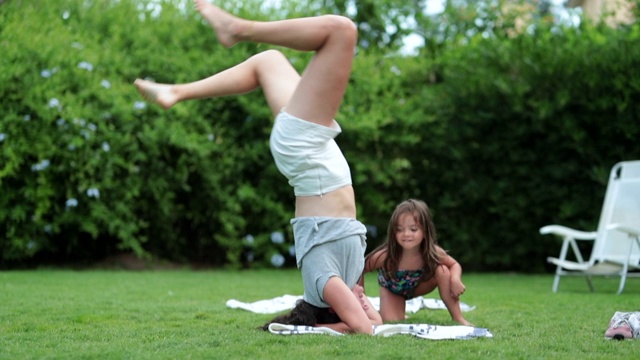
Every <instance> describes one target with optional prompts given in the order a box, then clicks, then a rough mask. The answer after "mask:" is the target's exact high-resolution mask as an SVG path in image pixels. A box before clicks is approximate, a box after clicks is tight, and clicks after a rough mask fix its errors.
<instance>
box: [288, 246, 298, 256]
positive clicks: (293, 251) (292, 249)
mask: <svg viewBox="0 0 640 360" xmlns="http://www.w3.org/2000/svg"><path fill="white" fill-rule="evenodd" d="M289 255H291V256H296V247H295V246H294V245H291V246H289Z"/></svg>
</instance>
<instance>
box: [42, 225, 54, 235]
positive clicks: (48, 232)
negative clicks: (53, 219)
mask: <svg viewBox="0 0 640 360" xmlns="http://www.w3.org/2000/svg"><path fill="white" fill-rule="evenodd" d="M52 229H53V226H51V224H47V225H45V226H44V228H43V230H44V232H46V233H47V234H51V230H52Z"/></svg>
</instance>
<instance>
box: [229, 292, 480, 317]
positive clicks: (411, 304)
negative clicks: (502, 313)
mask: <svg viewBox="0 0 640 360" xmlns="http://www.w3.org/2000/svg"><path fill="white" fill-rule="evenodd" d="M368 298H369V301H371V304H372V305H373V307H374V308H376V310H378V311H379V310H380V298H379V297H371V296H369V297H368ZM300 299H302V296H296V295H283V296H278V297H275V298H273V299H266V300H258V301H255V302H251V303H247V302H242V301H238V300H235V299H231V300H228V301H227V307H229V308H232V309H242V310H247V311H251V312H253V313H257V314H275V313H279V312H281V311H285V310H291V309H293V308H294V307H295V306H296V302H297V301H298V300H300ZM446 308H447V307H446V306H445V305H444V302H443V301H442V300H440V299H427V298H424V297H422V296H418V297H416V298H413V299H410V300H407V305H406V308H405V309H406V312H407V313H411V314H415V313H416V312H418V311H419V310H421V309H431V310H440V309H446ZM475 308H476V307H475V306H469V305H467V304H465V303H463V302H460V309H461V310H462V311H463V312H467V311H471V310H473V309H475Z"/></svg>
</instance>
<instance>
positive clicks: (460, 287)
mask: <svg viewBox="0 0 640 360" xmlns="http://www.w3.org/2000/svg"><path fill="white" fill-rule="evenodd" d="M465 289H466V288H465V286H464V284H463V283H462V281H452V282H451V296H452V297H453V298H454V299H458V298H459V297H460V295H462V294H464V290H465Z"/></svg>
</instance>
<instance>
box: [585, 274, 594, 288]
mask: <svg viewBox="0 0 640 360" xmlns="http://www.w3.org/2000/svg"><path fill="white" fill-rule="evenodd" d="M586 279H587V285H589V290H591V292H593V290H594V288H593V283H592V282H591V276H588V275H587V276H586Z"/></svg>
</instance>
